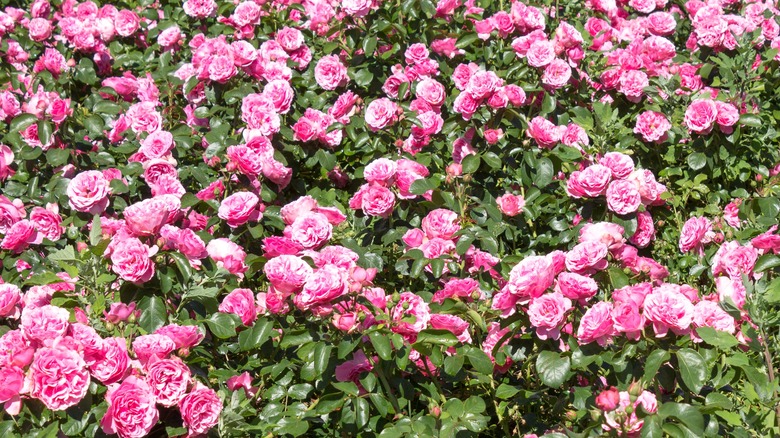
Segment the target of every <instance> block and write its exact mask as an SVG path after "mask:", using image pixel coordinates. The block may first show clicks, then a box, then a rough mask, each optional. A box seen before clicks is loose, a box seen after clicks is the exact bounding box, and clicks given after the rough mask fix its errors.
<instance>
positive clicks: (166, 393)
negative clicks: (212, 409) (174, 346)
mask: <svg viewBox="0 0 780 438" xmlns="http://www.w3.org/2000/svg"><path fill="white" fill-rule="evenodd" d="M191 378H192V374H191V373H190V369H189V367H188V366H187V365H185V364H184V362H182V361H181V359H179V358H178V357H176V358H173V359H161V360H158V361H156V362H154V363H152V364H151V365H147V367H146V383H147V384H148V385H149V390H150V392H151V394H152V395H153V396H154V397H155V398H156V399H157V403H159V404H161V405H163V406H165V407H171V406H176V405H177V404H179V402H180V401H181V399H182V398H183V397H184V394H185V393H186V392H187V388H188V387H189V386H190V380H191Z"/></svg>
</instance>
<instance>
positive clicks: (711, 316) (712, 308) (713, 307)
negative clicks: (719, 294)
mask: <svg viewBox="0 0 780 438" xmlns="http://www.w3.org/2000/svg"><path fill="white" fill-rule="evenodd" d="M693 325H694V327H712V328H714V329H715V330H720V331H722V332H726V333H734V332H735V331H736V329H737V328H736V321H734V317H732V316H731V315H729V314H728V313H727V312H726V311H725V310H723V308H721V307H720V305H719V304H718V303H717V302H715V301H709V300H702V301H699V302H698V303H696V305H695V306H693Z"/></svg>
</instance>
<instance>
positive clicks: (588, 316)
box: [577, 301, 615, 347]
mask: <svg viewBox="0 0 780 438" xmlns="http://www.w3.org/2000/svg"><path fill="white" fill-rule="evenodd" d="M611 314H612V303H609V302H606V301H600V302H598V303H596V304H594V305H593V306H592V307H591V308H590V309H588V310H587V311H586V312H585V314H584V315H582V319H581V320H580V326H579V328H578V329H577V343H579V344H589V343H591V342H593V341H596V342H598V344H599V345H601V346H602V347H603V346H605V345H607V344H608V343H609V342H610V341H611V340H612V336H613V335H614V334H615V328H614V327H613V325H612V315H611Z"/></svg>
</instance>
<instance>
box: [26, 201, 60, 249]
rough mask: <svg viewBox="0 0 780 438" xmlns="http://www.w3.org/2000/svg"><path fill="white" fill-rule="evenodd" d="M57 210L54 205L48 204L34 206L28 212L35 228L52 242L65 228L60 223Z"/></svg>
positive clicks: (57, 238) (58, 237)
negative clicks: (45, 205) (46, 205)
mask: <svg viewBox="0 0 780 438" xmlns="http://www.w3.org/2000/svg"><path fill="white" fill-rule="evenodd" d="M49 208H51V210H49ZM52 210H53V211H52ZM58 210H59V209H58V207H57V206H56V205H54V204H50V205H49V206H48V207H47V208H42V207H35V208H33V209H32V212H30V222H32V223H33V224H34V225H35V229H36V230H38V232H40V233H41V234H42V235H43V237H45V238H47V239H49V240H51V241H52V242H54V241H57V240H59V239H60V237H61V236H62V233H64V232H65V229H64V228H63V227H62V225H60V224H61V223H62V217H60V215H59V214H57V212H58Z"/></svg>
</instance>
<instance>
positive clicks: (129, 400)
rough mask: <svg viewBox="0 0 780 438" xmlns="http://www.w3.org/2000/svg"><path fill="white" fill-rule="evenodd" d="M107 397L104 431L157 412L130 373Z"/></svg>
mask: <svg viewBox="0 0 780 438" xmlns="http://www.w3.org/2000/svg"><path fill="white" fill-rule="evenodd" d="M190 1H191V0H190ZM106 401H107V402H108V410H107V411H106V413H105V415H104V416H103V418H102V420H101V421H100V426H101V427H102V428H103V432H105V433H107V434H115V433H116V434H119V436H120V437H121V438H140V437H144V436H146V435H147V434H149V432H150V431H151V430H152V427H153V426H154V425H155V424H157V420H158V419H159V416H160V413H159V412H158V411H157V406H155V397H154V395H153V394H152V388H150V387H149V385H148V384H147V383H146V382H145V381H143V380H141V379H139V378H138V377H136V376H130V377H128V378H127V379H125V380H124V381H123V382H122V384H121V385H119V386H118V387H116V388H113V389H110V390H109V391H108V392H107V393H106Z"/></svg>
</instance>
